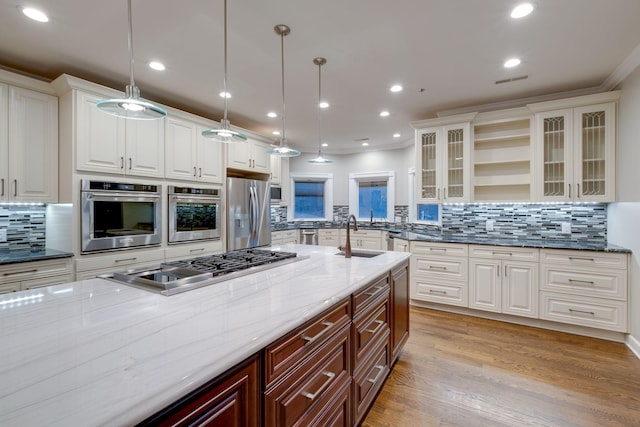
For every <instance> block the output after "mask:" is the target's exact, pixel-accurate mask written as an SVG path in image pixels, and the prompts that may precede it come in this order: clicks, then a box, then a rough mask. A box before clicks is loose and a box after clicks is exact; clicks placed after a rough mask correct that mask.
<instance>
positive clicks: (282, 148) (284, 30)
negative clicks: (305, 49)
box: [269, 24, 300, 157]
mask: <svg viewBox="0 0 640 427" xmlns="http://www.w3.org/2000/svg"><path fill="white" fill-rule="evenodd" d="M273 30H274V31H275V32H276V34H278V35H279V36H280V50H281V52H282V137H281V138H280V145H277V146H274V147H273V148H271V149H270V150H269V153H271V154H273V155H274V156H278V157H296V156H299V155H300V151H298V150H296V149H295V148H291V147H289V146H288V145H287V139H286V137H285V133H284V118H285V108H284V37H285V36H286V35H288V34H289V33H290V32H291V28H289V27H288V26H286V25H282V24H280V25H276V26H275V27H274V28H273Z"/></svg>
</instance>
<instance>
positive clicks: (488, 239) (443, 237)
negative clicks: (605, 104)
mask: <svg viewBox="0 0 640 427" xmlns="http://www.w3.org/2000/svg"><path fill="white" fill-rule="evenodd" d="M299 228H318V229H322V228H344V224H338V223H336V224H333V225H327V226H316V227H313V226H309V225H306V224H305V225H304V226H298V225H291V224H287V225H284V226H280V227H278V228H275V227H274V228H272V230H271V231H281V230H297V229H299ZM358 229H362V230H382V231H388V232H389V235H390V237H392V238H396V239H403V240H409V241H424V242H442V243H467V244H474V245H493V246H511V247H521V248H546V249H569V250H578V251H600V252H620V253H631V251H630V250H629V249H626V248H623V247H621V246H617V245H612V244H608V243H596V242H579V241H575V240H561V239H513V238H512V239H509V238H499V237H495V236H470V235H461V234H452V233H446V232H445V233H442V232H439V231H425V232H415V231H407V230H402V229H396V228H393V226H391V225H381V226H375V225H373V226H369V225H364V224H363V225H360V224H358Z"/></svg>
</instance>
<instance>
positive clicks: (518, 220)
mask: <svg viewBox="0 0 640 427" xmlns="http://www.w3.org/2000/svg"><path fill="white" fill-rule="evenodd" d="M348 215H349V207H348V206H334V208H333V217H334V221H305V222H302V223H300V222H296V223H288V222H287V209H286V208H285V207H272V208H271V226H272V229H274V230H277V229H282V228H287V227H291V226H296V225H297V226H301V227H343V226H344V223H345V221H346V219H347V217H348ZM488 220H491V221H493V231H487V230H486V225H487V221H488ZM563 223H570V224H571V232H570V233H562V224H563ZM363 225H366V224H363ZM384 225H385V226H387V227H390V228H396V229H403V230H409V231H415V232H418V233H419V232H421V231H436V230H437V231H442V232H443V233H453V234H456V235H469V236H473V237H475V238H478V237H485V236H486V237H489V238H504V239H541V240H542V239H557V240H568V241H575V242H585V243H587V242H588V243H606V241H607V205H606V204H605V203H589V204H473V203H471V204H464V205H458V204H455V205H453V204H451V205H449V204H445V205H442V227H435V226H431V225H424V224H417V223H410V222H409V208H408V206H406V205H405V206H395V222H393V223H385V224H384Z"/></svg>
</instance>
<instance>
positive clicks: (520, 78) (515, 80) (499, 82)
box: [496, 76, 529, 85]
mask: <svg viewBox="0 0 640 427" xmlns="http://www.w3.org/2000/svg"><path fill="white" fill-rule="evenodd" d="M528 78H529V76H520V77H513V78H511V79H504V80H496V84H497V85H500V84H502V83H510V82H517V81H518V80H525V79H528Z"/></svg>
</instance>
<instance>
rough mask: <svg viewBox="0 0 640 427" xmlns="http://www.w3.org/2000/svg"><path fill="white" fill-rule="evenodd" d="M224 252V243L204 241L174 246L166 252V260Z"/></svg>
mask: <svg viewBox="0 0 640 427" xmlns="http://www.w3.org/2000/svg"><path fill="white" fill-rule="evenodd" d="M220 252H223V250H222V241H220V240H215V241H202V242H199V243H194V244H181V245H172V246H169V247H168V248H166V249H165V250H164V258H165V259H167V260H169V259H180V258H193V257H199V256H205V255H211V254H216V253H220Z"/></svg>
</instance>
